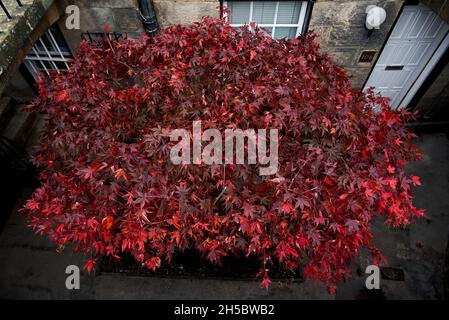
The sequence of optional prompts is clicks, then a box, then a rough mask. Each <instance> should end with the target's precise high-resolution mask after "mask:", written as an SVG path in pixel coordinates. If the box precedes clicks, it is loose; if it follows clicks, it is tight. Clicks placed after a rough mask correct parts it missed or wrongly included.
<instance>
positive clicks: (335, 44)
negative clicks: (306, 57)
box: [309, 0, 403, 88]
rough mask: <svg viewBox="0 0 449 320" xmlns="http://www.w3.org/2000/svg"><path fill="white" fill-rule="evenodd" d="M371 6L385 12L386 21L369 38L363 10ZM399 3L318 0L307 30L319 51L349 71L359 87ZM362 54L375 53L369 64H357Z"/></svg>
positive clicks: (365, 77) (391, 1)
mask: <svg viewBox="0 0 449 320" xmlns="http://www.w3.org/2000/svg"><path fill="white" fill-rule="evenodd" d="M373 4H374V5H378V6H380V7H383V8H384V9H385V11H386V12H387V19H386V21H385V22H384V23H383V24H382V25H381V27H380V29H379V30H375V31H374V32H373V34H372V35H371V36H370V37H368V33H367V30H366V29H365V19H366V13H365V9H366V7H367V6H368V5H373ZM402 4H403V1H399V0H388V1H386V0H357V1H353V0H352V1H351V0H333V1H331V0H317V1H316V3H315V5H314V7H313V11H312V17H311V20H310V24H309V31H313V32H315V33H317V34H319V35H320V37H319V38H318V41H319V42H320V44H321V48H322V50H323V51H324V52H326V53H328V54H330V55H331V56H332V57H333V59H334V61H335V62H336V63H337V64H339V65H341V66H343V67H345V68H346V69H347V70H348V71H349V73H350V75H351V77H352V83H353V85H354V87H356V88H361V87H362V86H363V84H364V83H365V80H366V79H367V77H368V75H369V73H370V71H371V68H372V66H373V64H374V63H375V61H376V59H377V56H378V55H379V53H380V51H381V50H382V46H383V44H384V42H385V41H386V40H387V37H388V34H389V31H390V29H391V27H392V26H393V24H394V21H395V20H396V17H397V15H398V13H399V11H400V9H401V6H402ZM365 51H371V52H373V53H374V56H373V57H372V60H371V62H359V60H360V56H361V55H362V53H364V52H365Z"/></svg>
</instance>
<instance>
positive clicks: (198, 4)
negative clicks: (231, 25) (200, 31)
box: [153, 0, 220, 28]
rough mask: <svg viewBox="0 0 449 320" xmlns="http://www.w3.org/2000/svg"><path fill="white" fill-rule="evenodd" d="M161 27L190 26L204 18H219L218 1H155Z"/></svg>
mask: <svg viewBox="0 0 449 320" xmlns="http://www.w3.org/2000/svg"><path fill="white" fill-rule="evenodd" d="M153 4H154V7H155V11H156V16H157V19H158V22H159V25H160V26H161V27H162V28H166V27H168V26H170V25H173V24H183V25H185V24H190V23H192V22H196V21H199V20H201V18H202V17H203V16H213V17H219V15H220V11H219V9H218V7H219V2H218V0H153Z"/></svg>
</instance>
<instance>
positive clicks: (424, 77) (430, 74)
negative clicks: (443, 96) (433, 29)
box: [360, 0, 449, 110]
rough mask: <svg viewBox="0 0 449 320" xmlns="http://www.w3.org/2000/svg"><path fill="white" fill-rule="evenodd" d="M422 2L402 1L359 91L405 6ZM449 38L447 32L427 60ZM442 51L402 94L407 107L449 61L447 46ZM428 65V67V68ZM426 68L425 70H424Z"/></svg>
mask: <svg viewBox="0 0 449 320" xmlns="http://www.w3.org/2000/svg"><path fill="white" fill-rule="evenodd" d="M420 3H421V4H422V5H425V4H424V3H422V2H420V1H419V0H409V1H407V0H406V1H404V3H403V4H402V6H401V8H400V9H399V12H398V14H397V15H396V18H395V20H394V22H393V25H392V26H391V28H390V30H389V31H388V34H387V37H386V38H385V41H384V43H383V44H382V47H381V49H380V50H379V53H378V54H377V57H376V59H375V61H374V63H373V65H372V66H371V70H370V71H369V73H368V75H367V77H366V79H365V81H364V83H363V86H362V87H361V89H360V91H361V92H363V90H364V88H365V86H366V83H367V82H368V80H369V78H370V77H371V74H372V72H373V70H374V68H375V67H376V65H377V62H378V60H379V58H380V56H381V55H382V52H383V51H384V48H385V45H386V44H387V43H388V40H390V36H391V34H392V33H393V30H394V28H395V27H396V25H397V23H398V21H399V18H400V17H401V15H402V13H403V11H404V8H405V6H413V5H418V4H420ZM448 40H449V33H448V34H446V36H445V37H444V38H443V40H442V41H441V42H440V45H439V46H438V48H437V49H436V50H435V52H434V53H433V55H432V57H431V58H430V60H429V62H430V61H431V60H433V59H434V58H435V54H436V53H437V52H438V51H440V50H441V49H442V48H441V45H442V44H444V43H445V42H446V41H448ZM442 50H443V51H444V52H443V53H440V57H439V58H437V59H436V60H437V61H436V63H435V64H434V65H433V67H432V68H430V67H429V66H428V63H427V64H426V66H425V67H424V69H423V71H422V72H421V73H420V74H419V75H418V78H416V80H415V82H414V83H413V84H412V86H411V87H410V89H409V90H408V91H407V93H406V95H405V96H404V98H403V100H402V101H404V100H405V99H406V98H407V99H409V103H408V106H407V109H411V110H412V109H414V108H415V107H416V106H417V104H418V102H419V101H420V100H421V98H422V97H423V96H424V94H425V93H426V91H427V89H429V87H430V86H431V85H432V83H433V81H434V80H435V79H436V78H437V77H438V75H439V74H440V73H441V71H442V70H443V68H444V67H445V66H446V65H447V64H448V63H449V46H448V47H447V48H446V49H442ZM428 67H429V68H428ZM426 69H427V70H426ZM414 87H415V89H414V90H415V93H414V95H413V97H408V96H409V94H410V91H411V90H412V89H413V88H414Z"/></svg>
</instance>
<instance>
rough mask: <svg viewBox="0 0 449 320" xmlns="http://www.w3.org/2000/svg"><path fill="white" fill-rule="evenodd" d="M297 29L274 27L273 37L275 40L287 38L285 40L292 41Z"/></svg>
mask: <svg viewBox="0 0 449 320" xmlns="http://www.w3.org/2000/svg"><path fill="white" fill-rule="evenodd" d="M297 29H298V28H297V27H293V28H290V27H276V31H275V33H274V37H275V38H276V39H283V38H287V39H293V38H296V30H297Z"/></svg>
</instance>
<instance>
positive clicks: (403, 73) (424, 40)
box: [365, 4, 449, 109]
mask: <svg viewBox="0 0 449 320" xmlns="http://www.w3.org/2000/svg"><path fill="white" fill-rule="evenodd" d="M448 31H449V26H448V25H447V24H446V23H445V22H444V21H443V20H441V19H440V18H439V17H438V16H437V15H436V14H435V13H434V12H433V11H431V10H430V9H429V8H427V7H426V6H424V5H422V4H420V5H413V6H412V5H410V6H405V7H404V9H403V11H402V14H401V16H400V17H399V19H398V21H397V23H396V25H395V27H394V29H393V31H392V33H391V35H390V38H389V39H388V41H387V43H386V44H385V47H384V49H383V50H382V53H381V55H380V57H379V59H378V61H377V63H376V65H375V67H374V68H373V71H372V73H371V75H370V77H369V79H368V81H367V82H366V85H365V89H366V88H368V87H375V90H376V91H377V92H380V93H381V94H382V95H383V96H386V97H390V98H391V101H390V105H391V107H392V108H394V109H396V108H404V107H406V106H407V105H406V104H407V103H408V102H409V101H410V100H411V98H410V97H413V96H414V94H415V93H416V91H417V90H418V89H419V88H417V86H414V84H415V83H416V82H417V81H418V80H419V82H421V81H422V79H419V78H420V77H422V76H424V73H423V71H424V69H425V68H427V69H429V64H433V65H434V64H436V63H437V62H438V60H437V59H432V58H433V56H434V54H435V53H436V52H437V49H439V48H440V46H441V45H446V42H444V43H443V40H444V39H445V38H446V36H447V34H448ZM440 49H441V48H440ZM440 51H441V50H440ZM430 67H433V66H430Z"/></svg>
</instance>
